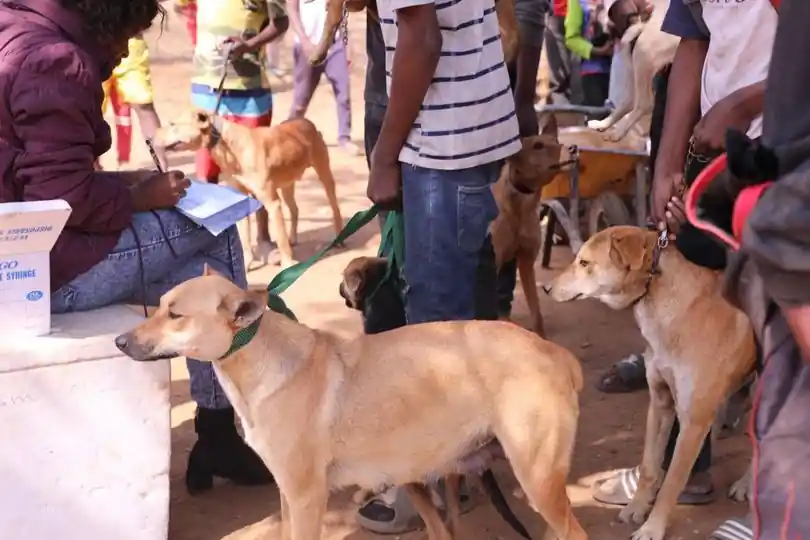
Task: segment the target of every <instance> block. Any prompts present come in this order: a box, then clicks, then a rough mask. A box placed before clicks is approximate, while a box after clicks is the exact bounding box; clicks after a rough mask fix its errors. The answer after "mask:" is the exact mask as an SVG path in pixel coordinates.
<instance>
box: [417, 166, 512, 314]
mask: <svg viewBox="0 0 810 540" xmlns="http://www.w3.org/2000/svg"><path fill="white" fill-rule="evenodd" d="M499 171H500V165H499V164H498V163H488V164H486V165H481V166H478V167H473V168H470V169H463V170H456V171H445V170H435V169H424V168H422V167H416V166H413V165H409V164H406V163H403V164H402V196H403V215H404V218H405V219H404V221H405V265H404V268H403V275H404V277H405V282H406V283H407V292H406V307H405V316H406V319H407V321H408V324H417V323H422V322H430V321H452V320H473V319H494V318H497V296H496V290H495V274H496V273H495V264H494V254H493V252H492V243H491V239H490V236H489V224H490V222H491V221H492V220H493V219H495V217H496V216H497V214H498V207H497V205H496V203H495V197H494V196H493V195H492V190H491V186H492V184H494V183H495V181H496V180H497V179H498V173H499Z"/></svg>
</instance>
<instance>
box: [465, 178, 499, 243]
mask: <svg viewBox="0 0 810 540" xmlns="http://www.w3.org/2000/svg"><path fill="white" fill-rule="evenodd" d="M497 215H498V205H497V203H496V202H495V196H494V195H493V194H492V187H491V186H490V185H489V184H487V185H483V186H458V215H457V219H458V222H457V224H456V231H457V232H458V247H459V248H461V249H462V250H463V251H467V252H471V253H475V252H478V251H479V250H480V249H481V246H482V245H483V244H484V239H485V238H486V236H487V231H488V229H489V224H490V222H491V221H492V220H493V219H495V217H496V216H497Z"/></svg>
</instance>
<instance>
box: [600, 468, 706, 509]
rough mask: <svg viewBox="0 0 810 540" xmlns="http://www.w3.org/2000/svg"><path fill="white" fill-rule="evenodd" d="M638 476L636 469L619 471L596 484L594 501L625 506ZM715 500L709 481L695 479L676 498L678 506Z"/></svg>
mask: <svg viewBox="0 0 810 540" xmlns="http://www.w3.org/2000/svg"><path fill="white" fill-rule="evenodd" d="M640 475H641V472H640V470H639V468H638V467H633V468H632V469H620V470H619V471H617V472H616V474H615V475H614V476H612V477H610V478H608V479H607V480H603V481H602V482H600V483H598V484H596V486H595V488H596V489H595V490H594V493H593V498H594V500H595V501H597V502H600V503H604V504H613V505H616V506H627V505H628V504H630V501H632V500H633V496H634V495H635V494H636V490H637V489H638V479H639V476H640ZM707 477H708V475H707ZM716 498H717V495H716V494H715V492H714V487H713V486H712V484H711V480H709V481H708V482H702V481H699V480H697V479H690V480H689V483H688V484H686V487H685V488H684V490H683V493H681V496H680V497H678V504H686V505H690V506H698V505H703V504H709V503H711V502H714V500H715V499H716Z"/></svg>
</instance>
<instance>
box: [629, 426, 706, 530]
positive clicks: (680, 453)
mask: <svg viewBox="0 0 810 540" xmlns="http://www.w3.org/2000/svg"><path fill="white" fill-rule="evenodd" d="M678 420H679V421H680V423H681V431H680V433H679V434H678V442H677V443H676V444H675V452H674V454H673V457H672V463H671V464H670V466H669V470H668V471H667V474H666V476H665V477H664V483H663V484H662V485H661V491H659V492H658V497H657V498H656V501H655V505H654V506H653V509H652V512H650V517H649V518H647V521H645V522H644V525H642V526H641V528H640V529H638V530H637V531H636V532H635V533H633V540H663V539H664V533H665V532H666V529H667V524H668V523H669V516H670V514H671V513H672V509H673V508H674V507H675V505H676V504H677V503H678V497H679V496H680V494H681V492H682V491H683V489H684V488H685V487H686V482H687V481H688V480H689V472H690V471H691V469H692V466H693V465H694V464H695V460H696V459H697V457H698V454H699V453H700V448H701V447H702V446H703V441H704V439H705V438H706V435H708V434H709V429H711V426H712V416H711V415H709V416H708V417H707V418H700V419H697V420H696V419H694V418H687V417H685V415H684V418H680V415H679V418H678Z"/></svg>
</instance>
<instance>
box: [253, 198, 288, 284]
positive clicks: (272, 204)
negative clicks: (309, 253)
mask: <svg viewBox="0 0 810 540" xmlns="http://www.w3.org/2000/svg"><path fill="white" fill-rule="evenodd" d="M257 198H258V199H259V201H260V202H261V203H262V204H263V205H264V207H265V208H266V209H267V213H268V214H269V215H270V229H271V230H272V232H273V238H274V239H275V241H276V244H277V245H278V250H279V252H280V253H281V267H282V268H286V267H288V266H292V265H293V264H295V263H296V262H297V261H296V260H295V259H293V251H292V246H291V245H290V237H289V236H287V227H285V226H284V214H283V213H282V212H281V199H279V195H278V193H277V192H276V191H275V190H271V191H270V192H269V193H266V194H263V196H261V197H259V196H258V194H257ZM267 256H268V257H269V254H268V255H267ZM263 262H264V263H265V264H267V260H266V259H265V260H264V261H263Z"/></svg>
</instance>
